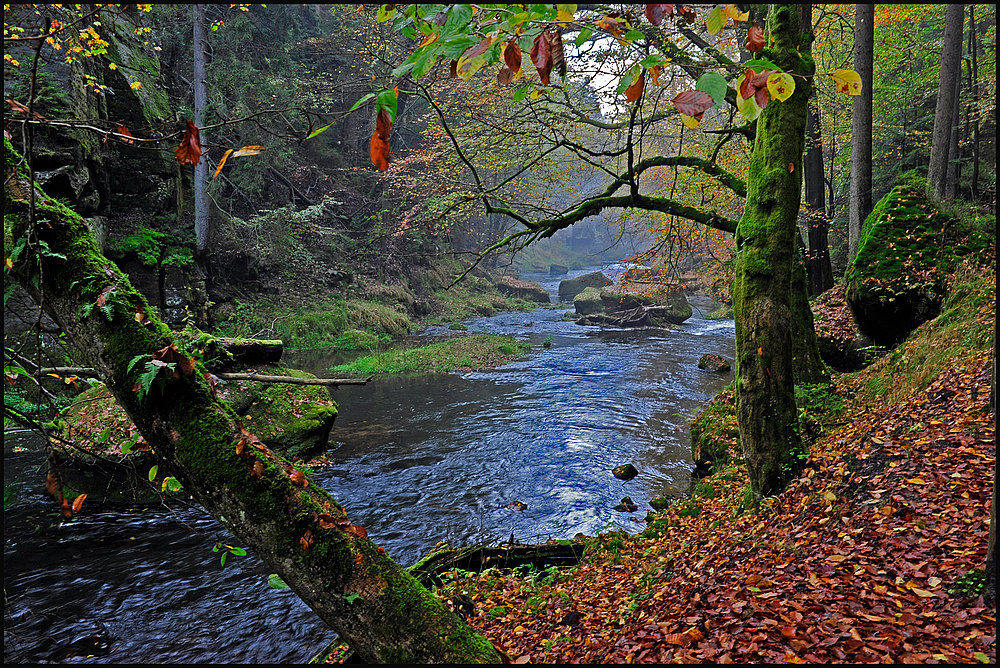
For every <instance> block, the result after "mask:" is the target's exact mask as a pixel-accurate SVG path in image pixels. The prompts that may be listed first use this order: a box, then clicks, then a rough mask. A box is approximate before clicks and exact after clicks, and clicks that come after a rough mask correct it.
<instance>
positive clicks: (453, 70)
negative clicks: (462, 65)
mask: <svg viewBox="0 0 1000 668" xmlns="http://www.w3.org/2000/svg"><path fill="white" fill-rule="evenodd" d="M448 76H449V77H451V78H452V79H457V78H458V61H457V60H453V61H451V69H450V72H449V74H448Z"/></svg>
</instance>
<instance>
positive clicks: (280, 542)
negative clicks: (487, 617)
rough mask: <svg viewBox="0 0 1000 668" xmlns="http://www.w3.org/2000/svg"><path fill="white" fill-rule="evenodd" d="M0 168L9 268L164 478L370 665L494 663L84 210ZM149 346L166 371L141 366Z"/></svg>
mask: <svg viewBox="0 0 1000 668" xmlns="http://www.w3.org/2000/svg"><path fill="white" fill-rule="evenodd" d="M4 164H5V170H4V172H5V174H4V177H5V187H4V246H5V248H7V249H12V248H17V247H18V244H19V242H20V241H21V240H26V241H27V246H26V247H25V249H24V250H22V251H21V252H20V253H19V254H17V256H16V258H15V259H14V263H13V270H12V273H13V274H14V275H15V276H16V278H17V279H18V280H19V282H20V283H21V284H22V285H24V286H25V287H26V288H27V289H28V290H29V291H30V292H32V293H33V294H34V296H35V297H36V298H37V299H38V300H39V303H40V304H41V305H42V307H43V308H44V309H45V310H46V311H47V312H48V314H49V315H51V316H52V318H53V319H54V320H55V321H56V322H57V323H59V325H60V326H61V327H62V329H63V330H64V331H65V332H66V334H67V336H68V337H69V338H70V340H71V341H72V343H73V345H74V346H75V347H76V349H77V350H79V352H80V353H81V355H83V356H84V357H85V358H86V360H87V362H89V364H90V365H91V366H93V367H94V368H95V369H97V371H98V372H99V374H100V375H101V377H102V379H103V380H104V382H105V383H106V384H107V386H108V387H109V388H110V390H111V391H112V393H113V394H114V396H115V399H116V400H117V401H118V403H119V404H121V405H122V406H123V407H124V408H125V410H126V411H127V412H128V414H129V416H130V417H131V418H132V420H133V421H134V422H135V424H136V426H137V427H138V428H139V430H140V432H141V433H142V435H143V436H144V437H145V438H146V440H147V441H148V442H149V444H150V446H151V447H152V448H153V450H154V451H155V454H156V457H157V459H158V461H159V468H160V476H161V477H162V476H163V475H166V474H170V475H173V476H175V477H176V478H177V479H178V480H180V481H181V483H183V485H184V488H185V489H186V490H187V491H188V492H189V493H190V494H192V495H193V496H194V497H195V499H196V500H197V501H198V502H199V503H201V504H202V505H203V506H204V507H205V509H206V510H208V512H210V513H211V514H212V515H213V516H214V517H216V518H217V519H218V520H219V521H221V522H222V523H223V524H224V525H226V526H227V527H228V528H229V529H230V530H231V531H232V532H233V533H234V534H235V535H236V537H237V538H238V539H239V540H240V541H242V542H243V543H244V544H246V545H247V546H249V547H250V548H251V549H253V551H254V552H256V554H257V555H258V556H259V557H260V558H261V559H262V560H263V561H264V562H265V563H267V564H268V565H269V566H270V568H272V569H274V571H275V572H276V573H278V575H280V576H281V577H282V578H283V579H284V580H285V582H287V583H288V584H289V585H290V586H291V588H292V589H293V590H294V591H295V593H296V594H298V595H299V596H300V597H301V598H302V600H304V601H305V602H306V603H307V604H308V605H309V606H310V607H311V608H312V609H313V610H315V611H316V613H317V614H318V615H319V616H320V617H321V618H322V619H323V620H324V621H325V622H326V623H327V624H329V626H330V627H331V628H332V629H334V630H335V631H336V632H337V633H338V634H339V635H340V636H341V638H343V639H344V640H345V641H346V642H347V643H349V644H350V645H351V647H352V648H353V649H354V650H355V651H356V652H357V653H358V654H359V655H360V656H361V657H362V658H364V659H365V660H366V661H368V662H370V663H393V662H406V663H426V662H448V663H483V662H494V663H495V662H499V661H500V655H499V653H498V652H497V650H496V649H495V648H494V647H493V646H492V644H491V643H490V642H489V641H488V640H486V639H485V638H483V637H481V636H479V635H477V634H476V633H475V632H473V630H472V629H471V628H470V627H469V626H467V625H466V624H465V623H464V622H462V621H461V620H460V619H459V618H458V617H457V616H456V615H454V614H453V613H452V612H450V611H449V610H448V609H447V608H446V607H445V606H444V605H443V604H442V603H441V602H440V601H439V600H438V599H437V598H436V597H435V596H434V595H432V594H431V593H430V592H428V591H427V590H426V589H425V588H424V587H422V586H421V585H420V584H419V583H418V582H417V580H415V579H414V578H413V577H412V576H411V575H410V574H409V573H407V572H406V571H405V570H404V569H402V568H401V567H400V566H399V565H397V564H396V563H395V562H393V561H392V559H390V558H389V556H388V555H386V554H385V552H384V551H383V550H382V549H380V548H379V547H378V546H377V545H375V544H374V543H373V542H372V541H371V540H369V539H368V538H367V534H366V532H365V531H364V529H363V528H361V527H358V526H355V525H353V524H351V522H350V520H349V518H348V515H347V511H346V510H345V509H344V508H343V507H341V506H340V504H338V503H337V502H336V501H335V500H334V499H333V498H331V497H330V495H329V494H327V493H326V492H324V491H323V490H322V489H320V488H319V486H317V485H312V484H309V481H308V479H306V478H305V477H304V476H302V475H301V473H299V472H297V471H296V469H294V468H293V467H291V466H290V465H289V463H288V462H286V461H284V460H283V459H281V458H280V457H279V456H277V455H275V454H274V453H273V452H271V451H270V450H268V449H267V448H266V447H264V446H263V445H262V444H260V443H259V442H258V441H257V440H256V438H255V437H254V436H253V435H252V434H251V433H249V432H248V431H246V429H245V428H244V427H243V425H242V424H240V422H239V421H238V418H237V417H236V416H235V415H234V414H233V413H232V411H231V410H230V409H229V408H228V406H226V405H225V404H223V403H221V402H220V401H219V400H218V399H217V398H216V396H215V393H214V389H213V387H212V386H211V383H210V376H208V374H206V373H205V372H204V368H203V367H202V366H201V365H200V364H199V363H196V362H194V360H193V359H192V358H191V356H190V355H189V354H188V353H187V352H185V351H184V349H183V346H180V347H179V349H176V350H174V349H171V348H170V346H171V345H172V344H173V345H177V344H176V343H175V342H174V340H173V338H172V337H171V333H170V330H169V329H168V328H167V327H166V325H164V324H163V323H162V322H160V321H159V320H158V319H157V318H156V317H155V316H154V315H153V314H151V313H150V309H149V307H148V304H147V303H146V301H145V299H144V298H143V297H142V295H141V294H139V292H137V291H136V290H135V289H134V288H133V287H132V286H131V284H130V283H129V281H128V279H127V277H126V276H125V275H124V274H122V273H121V272H120V271H119V270H118V268H117V267H116V266H115V265H114V264H113V263H112V262H110V261H109V260H107V259H106V258H105V257H103V256H102V255H101V254H100V252H99V251H98V248H97V246H96V244H95V242H94V240H93V237H92V236H91V234H90V232H89V231H88V229H87V226H86V224H85V223H84V221H83V219H82V218H80V216H78V215H77V214H75V213H74V212H72V211H70V210H69V209H68V208H66V207H65V206H63V205H61V204H59V203H57V202H55V201H53V200H50V199H48V198H47V197H46V195H45V194H44V193H43V192H41V191H40V190H39V189H38V188H37V187H36V188H35V190H34V193H33V192H32V189H31V188H30V186H29V183H30V182H29V180H28V178H27V174H26V172H25V171H24V170H23V166H20V165H21V164H22V161H21V158H20V156H19V155H18V154H17V153H16V152H15V151H14V150H13V148H12V146H11V144H10V142H9V141H7V140H5V141H4ZM32 205H33V206H32ZM32 211H34V214H33V216H32ZM32 217H33V219H32ZM157 351H161V352H160V353H157ZM154 354H156V355H157V357H159V358H161V359H160V361H162V362H166V363H168V364H172V365H173V372H171V369H170V368H169V367H157V366H155V365H152V364H150V365H148V366H147V364H146V362H148V361H150V360H152V359H153V357H152V356H153V355H154ZM147 368H151V369H157V368H158V369H159V370H160V373H159V375H157V376H156V378H155V380H154V381H153V382H152V385H151V386H150V388H149V393H148V394H147V395H146V398H145V399H144V400H141V399H140V398H139V394H140V393H139V392H137V391H135V387H136V385H137V383H140V375H141V374H142V373H144V372H145V371H146V370H147ZM140 384H141V383H140Z"/></svg>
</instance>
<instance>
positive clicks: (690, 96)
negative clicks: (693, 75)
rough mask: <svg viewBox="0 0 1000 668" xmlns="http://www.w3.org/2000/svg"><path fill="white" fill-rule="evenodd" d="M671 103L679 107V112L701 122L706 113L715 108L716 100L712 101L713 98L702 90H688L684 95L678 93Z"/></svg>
mask: <svg viewBox="0 0 1000 668" xmlns="http://www.w3.org/2000/svg"><path fill="white" fill-rule="evenodd" d="M671 102H673V103H674V106H675V107H677V111H679V112H681V113H682V114H684V115H685V116H693V117H695V118H697V119H698V120H701V116H702V114H704V113H705V111H707V110H708V109H711V108H712V107H713V106H715V100H713V99H712V96H711V95H709V94H708V93H706V92H704V91H700V90H686V91H684V92H683V93H678V94H677V96H676V97H674V99H673V100H671Z"/></svg>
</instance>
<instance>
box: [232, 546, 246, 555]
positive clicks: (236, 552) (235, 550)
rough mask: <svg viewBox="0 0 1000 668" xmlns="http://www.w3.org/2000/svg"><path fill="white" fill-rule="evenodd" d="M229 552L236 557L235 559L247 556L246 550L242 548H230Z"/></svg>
mask: <svg viewBox="0 0 1000 668" xmlns="http://www.w3.org/2000/svg"><path fill="white" fill-rule="evenodd" d="M229 551H230V552H232V553H233V556H236V557H245V556H247V551H246V548H243V547H231V548H229Z"/></svg>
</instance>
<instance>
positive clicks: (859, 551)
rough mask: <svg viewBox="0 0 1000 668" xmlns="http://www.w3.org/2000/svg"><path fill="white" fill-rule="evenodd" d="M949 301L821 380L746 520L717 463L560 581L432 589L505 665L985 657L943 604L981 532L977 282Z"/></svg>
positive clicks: (500, 581)
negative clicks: (885, 350)
mask: <svg viewBox="0 0 1000 668" xmlns="http://www.w3.org/2000/svg"><path fill="white" fill-rule="evenodd" d="M990 273H991V274H992V272H990ZM970 286H972V287H970ZM963 290H964V291H965V292H964V293H963V292H962V291H963ZM954 294H956V295H960V294H965V296H963V297H962V301H961V302H958V301H957V300H956V304H955V305H954V306H951V307H949V308H946V309H945V311H944V313H943V314H942V317H940V318H938V319H937V320H936V321H934V322H931V323H927V324H926V325H924V327H923V329H922V330H920V331H919V332H918V334H917V335H916V336H914V337H912V338H911V340H910V341H908V342H907V343H906V344H904V345H903V346H901V347H900V348H899V349H897V351H895V352H894V353H893V354H892V355H890V356H888V357H886V358H884V359H883V360H882V361H880V362H879V363H876V364H874V365H872V366H871V367H869V369H866V370H865V371H862V372H860V373H856V374H845V375H842V376H840V377H839V378H838V379H837V385H838V390H837V391H838V394H840V396H842V397H843V399H844V401H845V403H846V407H845V409H844V411H843V413H842V414H841V417H840V418H839V419H840V422H839V423H837V424H835V425H833V426H832V427H830V428H829V429H828V431H827V432H826V433H825V434H824V435H823V436H821V437H820V439H819V440H818V441H817V442H816V443H814V444H813V445H812V447H811V450H810V457H809V460H808V462H807V465H806V467H805V468H804V469H803V471H802V473H801V475H800V476H799V477H798V478H797V479H796V480H795V481H793V483H792V484H791V485H790V486H789V487H788V489H787V490H785V491H784V492H783V493H781V494H780V495H778V496H776V497H773V498H770V499H766V500H765V501H764V503H763V504H762V506H761V507H760V508H759V509H758V510H756V511H754V510H750V509H749V508H748V505H747V502H746V490H747V479H746V473H745V471H744V470H743V469H742V467H735V466H734V467H731V468H728V469H726V470H724V471H722V472H719V473H717V474H715V475H713V476H710V477H709V478H706V479H705V480H704V481H703V483H702V485H700V486H699V487H698V488H697V489H696V494H695V496H693V497H692V498H691V499H688V500H686V501H683V502H680V503H678V504H675V505H674V506H673V507H671V508H670V509H668V510H667V511H665V512H664V513H662V514H660V515H659V516H657V518H656V519H654V521H653V522H652V523H651V524H650V526H649V527H648V528H647V530H646V532H645V533H644V535H640V536H631V535H628V534H626V533H625V532H618V533H612V534H605V535H602V536H600V537H598V538H595V539H593V544H592V546H591V548H590V550H589V551H588V555H587V556H586V557H585V559H584V562H583V563H582V564H581V565H580V566H579V567H578V568H576V569H573V570H572V571H569V572H562V573H556V572H554V571H550V572H545V571H543V572H542V573H537V574H535V575H534V577H530V576H529V577H524V574H523V573H522V574H520V576H517V575H515V574H512V573H500V572H496V571H487V572H485V573H483V574H479V575H474V576H471V577H470V578H468V579H465V580H458V581H456V582H455V583H454V584H453V585H452V586H451V589H452V592H451V593H455V592H459V593H464V594H466V595H467V596H469V597H470V598H471V599H472V600H473V601H474V602H475V613H474V614H473V616H472V617H471V618H470V621H471V622H472V623H473V624H474V625H475V626H476V627H477V628H478V629H480V630H481V632H482V633H484V634H485V635H486V636H487V637H489V638H490V639H491V640H492V641H493V642H494V643H495V644H496V645H497V646H498V647H501V648H502V649H503V650H504V651H505V652H506V653H507V654H508V655H509V656H510V658H511V660H513V661H515V662H518V663H525V662H531V663H541V662H556V663H598V662H614V663H632V662H636V663H640V662H645V663H664V662H683V663H688V662H712V663H727V662H739V663H771V662H789V663H804V662H807V663H819V662H835V663H848V662H850V663H873V662H891V663H960V662H961V663H965V662H968V663H976V662H989V663H993V662H995V661H996V607H995V603H992V602H991V603H986V602H984V601H983V599H982V598H981V597H979V598H972V597H968V596H962V595H960V594H959V593H957V592H955V593H951V592H953V591H955V590H956V582H957V581H959V579H960V578H962V576H964V575H966V574H967V573H969V572H970V571H972V570H974V569H977V568H982V566H983V562H984V559H985V556H986V548H987V539H988V535H989V516H990V508H991V503H992V501H991V493H992V484H993V479H994V471H995V462H996V445H995V433H994V429H995V421H994V418H993V416H992V415H991V414H990V412H989V391H990V380H991V379H990V372H991V359H990V353H989V352H988V350H987V349H988V347H989V346H988V345H984V343H985V342H988V341H989V334H987V333H991V332H992V331H993V324H994V322H995V296H994V295H995V277H993V276H990V277H989V278H988V279H985V280H982V279H977V280H974V281H972V282H968V283H965V284H963V285H962V286H959V288H957V289H956V290H955V293H954ZM984 337H985V338H984ZM989 577H993V574H989Z"/></svg>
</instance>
